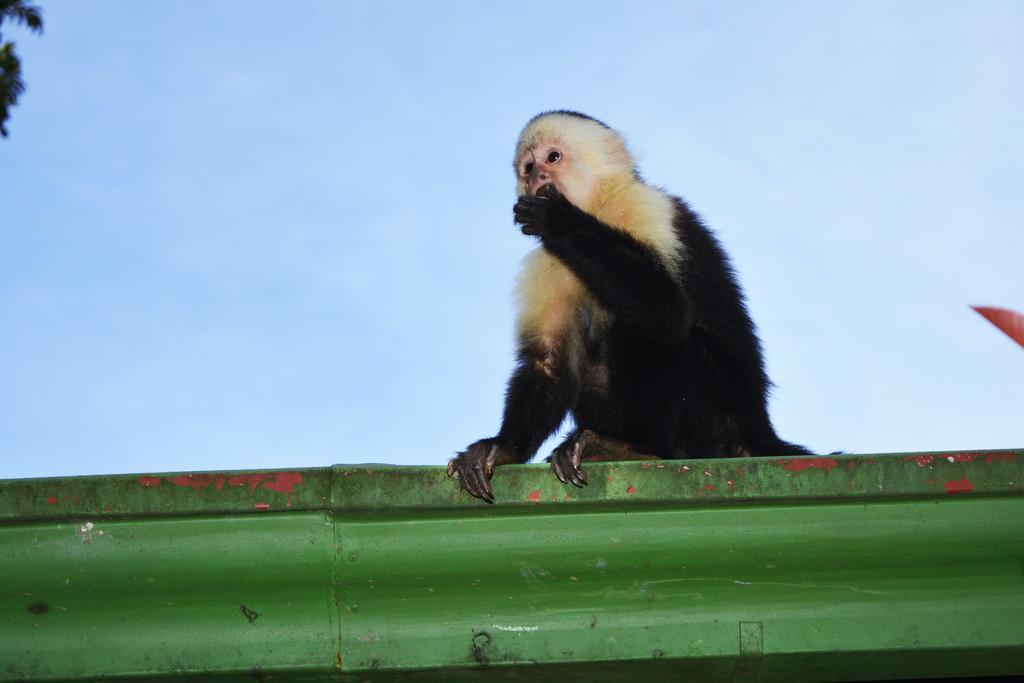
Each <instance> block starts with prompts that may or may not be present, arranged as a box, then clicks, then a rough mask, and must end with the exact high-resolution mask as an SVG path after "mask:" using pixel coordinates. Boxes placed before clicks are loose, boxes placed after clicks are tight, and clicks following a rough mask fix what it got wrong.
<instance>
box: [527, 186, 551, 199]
mask: <svg viewBox="0 0 1024 683" xmlns="http://www.w3.org/2000/svg"><path fill="white" fill-rule="evenodd" d="M554 192H555V186H554V183H544V184H543V185H540V186H539V187H537V189H535V190H534V191H533V192H532V193H531V194H533V196H534V197H550V196H551V195H552V193H554Z"/></svg>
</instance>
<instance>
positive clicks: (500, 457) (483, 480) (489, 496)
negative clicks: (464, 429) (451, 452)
mask: <svg viewBox="0 0 1024 683" xmlns="http://www.w3.org/2000/svg"><path fill="white" fill-rule="evenodd" d="M514 461H515V456H514V454H513V453H512V449H510V448H509V447H508V446H506V445H504V444H502V443H501V442H499V441H498V440H497V439H480V440H479V441H476V442H474V443H471V444H470V445H469V446H468V447H467V448H466V450H464V451H463V452H461V453H459V454H458V455H456V456H455V457H454V458H452V459H451V460H449V461H448V476H449V477H455V476H457V477H458V478H459V483H460V484H461V485H462V488H463V489H465V490H466V492H467V493H468V494H469V495H471V496H473V497H474V498H479V499H480V500H483V501H485V502H488V503H493V502H494V493H493V492H492V491H491V477H492V476H493V475H494V468H495V467H497V466H498V465H505V464H508V463H510V462H514Z"/></svg>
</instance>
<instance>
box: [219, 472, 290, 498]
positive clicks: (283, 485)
mask: <svg viewBox="0 0 1024 683" xmlns="http://www.w3.org/2000/svg"><path fill="white" fill-rule="evenodd" d="M301 483H302V474H301V473H299V472H258V473H255V474H239V475H236V476H234V477H231V478H230V479H228V486H248V487H249V490H250V491H255V490H256V489H257V488H260V487H262V488H265V489H267V490H270V491H277V492H278V493H292V492H294V490H295V487H296V486H297V485H298V484H301Z"/></svg>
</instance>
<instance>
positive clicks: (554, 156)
mask: <svg viewBox="0 0 1024 683" xmlns="http://www.w3.org/2000/svg"><path fill="white" fill-rule="evenodd" d="M561 158H562V153H561V152H559V151H558V150H556V149H553V150H551V153H550V154H548V163H549V164H553V163H555V162H556V161H558V160H559V159H561Z"/></svg>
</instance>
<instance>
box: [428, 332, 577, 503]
mask: <svg viewBox="0 0 1024 683" xmlns="http://www.w3.org/2000/svg"><path fill="white" fill-rule="evenodd" d="M578 390H579V379H578V377H577V376H576V375H575V374H574V370H573V368H572V364H571V363H568V362H565V360H564V359H563V358H561V350H560V349H544V348H541V347H540V345H538V344H534V343H530V342H527V341H523V342H521V343H520V348H519V356H518V359H517V361H516V368H515V370H514V371H513V372H512V377H511V378H510V379H509V381H508V391H507V393H506V396H505V413H504V417H503V418H502V421H501V430H500V431H499V432H498V435H497V436H495V437H493V438H489V439H480V440H479V441H476V442H474V443H472V444H470V445H469V446H468V447H467V448H466V450H464V451H463V452H461V453H459V454H458V455H457V456H455V457H454V458H452V460H451V461H450V462H449V463H448V476H453V475H456V474H457V475H458V477H459V481H460V483H461V484H462V488H464V489H465V490H466V491H467V492H468V493H469V494H470V495H472V496H475V497H477V498H480V499H482V500H485V501H487V502H488V503H493V502H494V494H493V492H492V490H491V481H490V480H491V476H492V475H493V474H494V468H495V467H497V466H499V465H507V464H509V463H514V462H526V461H527V460H529V459H530V458H531V457H533V454H534V453H535V452H536V451H537V449H538V448H539V447H540V445H541V443H543V442H544V439H546V438H547V437H548V436H550V435H551V433H552V432H553V431H555V430H556V429H557V428H558V425H560V424H561V423H562V420H563V419H564V418H565V414H566V412H568V410H569V407H570V406H571V405H572V402H573V397H574V396H575V394H576V392H577V391H578Z"/></svg>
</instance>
